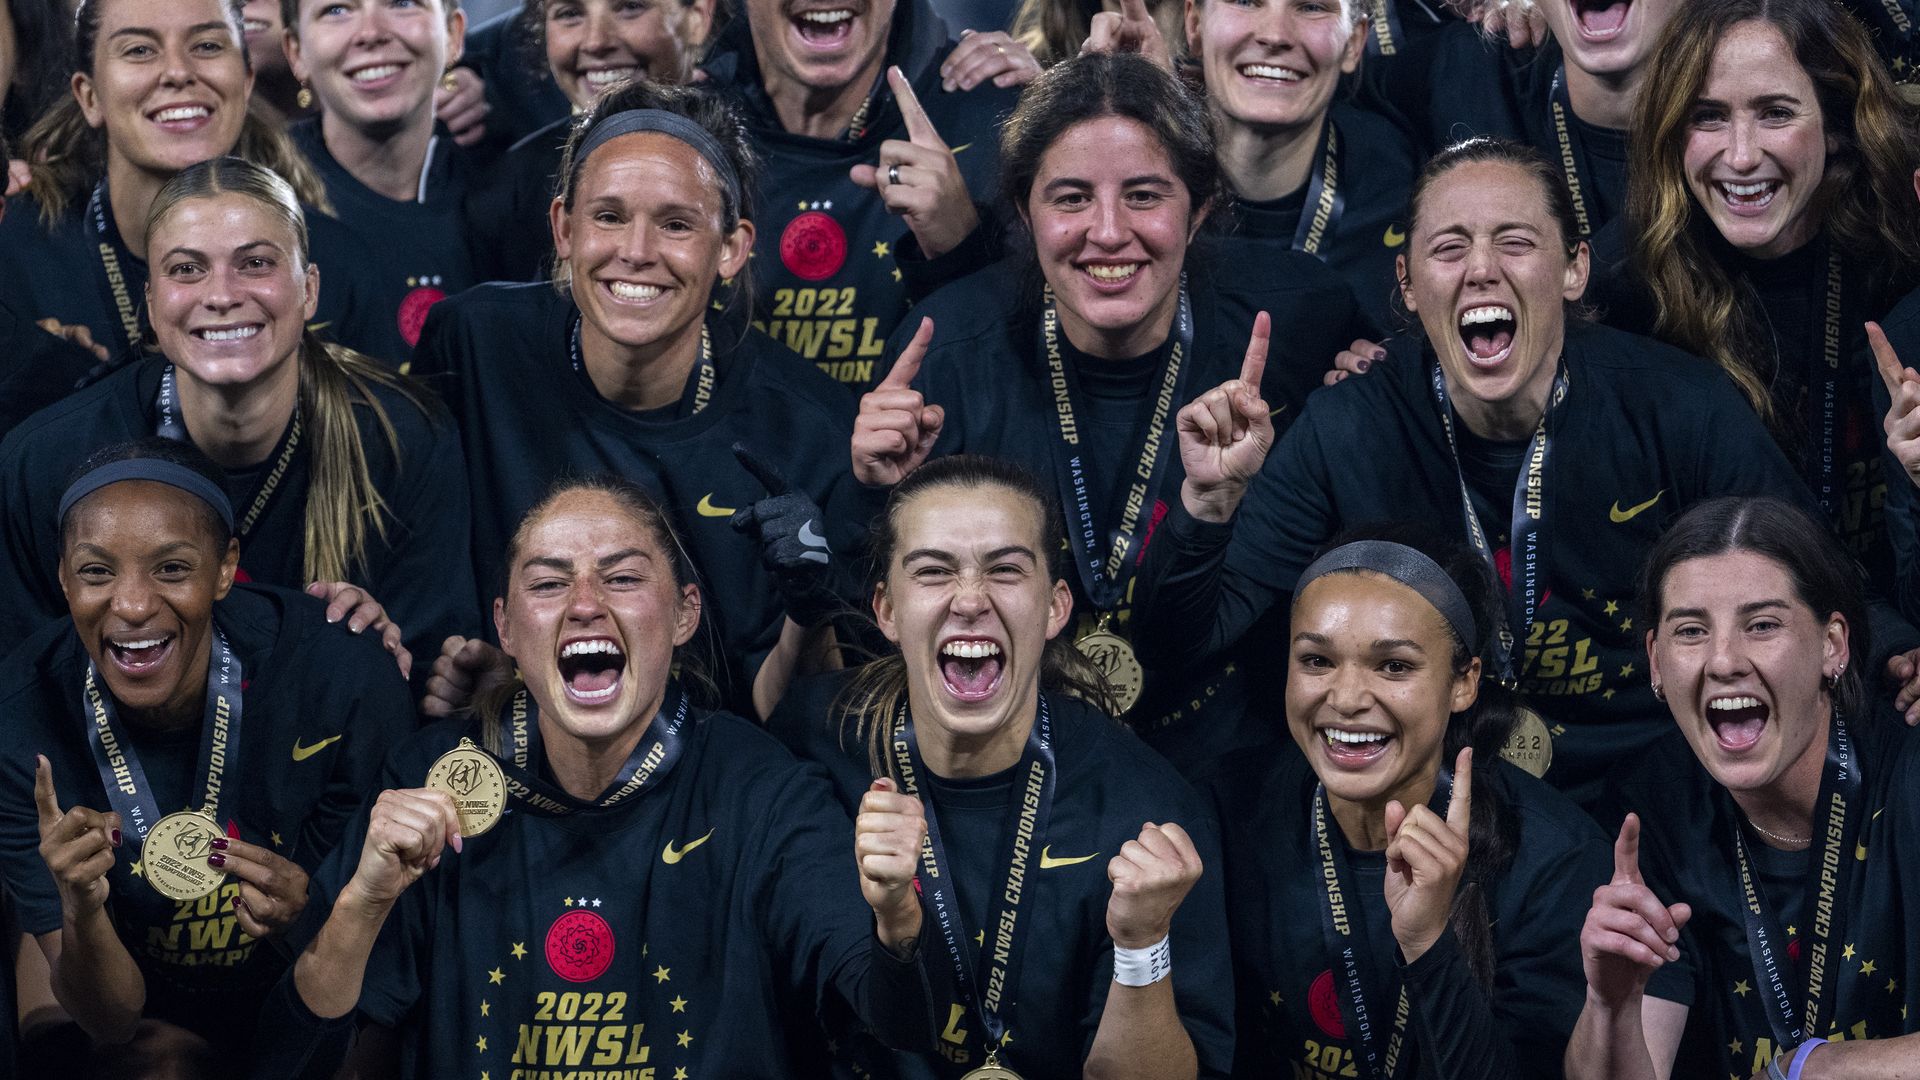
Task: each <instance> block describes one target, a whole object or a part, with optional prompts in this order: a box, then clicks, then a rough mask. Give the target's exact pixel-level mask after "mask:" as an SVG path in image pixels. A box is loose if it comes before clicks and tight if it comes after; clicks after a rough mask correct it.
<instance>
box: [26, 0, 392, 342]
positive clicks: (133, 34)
mask: <svg viewBox="0 0 1920 1080" xmlns="http://www.w3.org/2000/svg"><path fill="white" fill-rule="evenodd" d="M73 25H74V31H73V32H74V56H75V62H76V65H77V69H76V70H75V71H74V72H73V74H72V93H71V94H69V95H67V96H66V97H65V98H63V99H62V100H61V101H60V103H59V104H58V105H56V106H55V107H54V108H52V109H50V110H49V111H48V112H47V113H46V114H45V115H44V116H42V117H41V118H40V120H39V121H38V122H37V123H35V124H34V125H33V127H32V128H31V129H30V130H29V131H28V132H27V133H26V135H25V136H24V137H23V138H22V139H21V141H20V145H19V146H17V147H15V151H16V154H17V156H18V157H20V158H23V159H25V160H27V161H30V162H32V163H33V165H32V180H31V182H30V183H29V184H28V186H27V189H26V190H25V191H24V192H23V193H22V194H20V195H17V196H15V197H14V198H13V199H10V200H8V206H7V213H6V216H5V219H4V221H3V222H0V295H3V296H5V297H7V300H8V302H9V304H11V305H12V307H13V308H14V310H16V311H18V312H19V313H21V314H22V315H24V316H26V317H29V318H32V319H36V320H40V319H54V320H56V321H58V322H60V323H62V324H65V325H68V326H77V327H83V328H85V329H86V331H87V333H88V334H89V335H90V336H91V339H92V341H93V342H95V343H98V344H99V345H101V346H103V347H104V348H105V349H106V350H107V352H108V353H109V355H111V356H113V357H116V358H118V357H120V355H121V354H122V353H127V354H137V353H138V352H140V351H141V350H142V339H143V337H144V336H145V333H146V331H147V330H148V329H149V321H148V317H147V313H146V311H145V310H144V304H143V297H142V295H141V291H142V289H143V288H144V287H145V285H146V279H147V273H148V268H147V250H146V242H145V232H146V222H147V211H148V208H149V207H150V206H151V205H152V202H153V199H154V196H155V195H156V194H157V193H158V192H159V190H160V188H161V186H162V185H164V184H165V183H166V182H167V181H168V180H169V179H170V178H172V177H173V176H174V174H176V173H178V172H179V171H180V170H181V169H184V168H186V167H187V166H189V165H193V164H195V163H198V162H202V161H206V160H209V159H211V158H216V157H219V156H221V155H223V154H234V155H237V156H239V157H242V158H244V159H246V160H248V161H251V162H254V163H255V164H258V165H260V166H263V167H265V168H268V169H271V170H273V171H274V172H276V173H278V174H280V175H281V176H283V177H285V178H286V179H287V181H288V182H289V183H291V184H292V186H293V190H295V191H296V192H298V193H299V198H300V202H301V203H303V204H305V205H306V206H309V207H316V206H317V207H321V208H323V209H325V208H327V203H326V200H325V193H324V189H323V188H322V187H321V185H320V181H319V180H318V178H316V177H315V176H314V174H313V171H312V170H311V169H310V168H308V167H307V165H306V163H305V162H304V161H303V160H302V159H301V158H300V155H299V154H298V153H297V152H296V151H295V150H294V149H293V147H292V145H291V144H290V143H289V142H288V141H287V139H286V136H285V135H283V134H282V133H281V132H280V131H279V130H278V129H276V128H275V127H274V126H273V125H272V124H271V123H269V122H268V121H267V120H266V119H264V118H263V117H260V116H256V115H254V114H253V113H251V112H250V111H249V97H250V94H251V91H252V88H253V73H252V71H251V69H250V68H249V66H248V62H247V52H246V46H245V43H244V41H243V40H242V37H241V29H240V27H241V19H240V4H239V3H237V2H233V0H81V3H80V4H79V8H78V10H77V11H76V13H75V16H74V24H73ZM309 216H310V218H311V221H312V230H313V240H314V248H315V251H316V253H317V256H318V258H317V260H316V261H318V262H320V263H323V264H324V265H325V266H326V267H327V269H328V272H329V274H330V275H331V276H330V281H331V282H332V284H331V285H330V286H329V288H328V290H327V299H326V301H325V302H324V303H323V304H322V305H321V306H320V307H319V308H318V309H317V310H316V312H315V315H314V321H315V323H316V325H318V326H320V327H321V328H322V332H323V333H324V334H325V335H326V337H327V338H328V339H329V340H333V341H339V342H343V343H345V344H347V345H350V346H353V347H355V348H366V347H368V346H369V343H371V342H374V341H377V340H378V339H377V338H376V337H375V336H374V335H373V334H372V333H371V332H370V331H369V330H368V329H367V324H368V321H369V320H368V316H367V315H366V314H365V312H364V311H363V310H362V309H363V308H364V307H365V304H364V302H362V301H360V300H358V297H359V296H360V294H361V293H362V292H363V291H364V286H361V285H359V284H357V281H358V280H359V279H360V271H359V263H360V259H361V256H359V255H358V254H357V253H355V249H354V248H353V247H352V246H351V244H350V241H349V239H348V237H347V234H346V233H345V231H344V230H343V229H342V228H341V226H340V225H339V224H338V223H337V222H335V221H333V220H332V219H331V218H327V217H324V216H323V215H320V214H310V215H309ZM382 359H387V360H391V361H395V362H398V361H400V360H404V359H405V357H403V356H393V357H386V356H383V357H382Z"/></svg>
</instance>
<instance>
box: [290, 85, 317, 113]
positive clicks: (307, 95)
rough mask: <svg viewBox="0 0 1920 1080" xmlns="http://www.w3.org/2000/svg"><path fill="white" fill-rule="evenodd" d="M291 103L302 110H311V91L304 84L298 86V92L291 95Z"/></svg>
mask: <svg viewBox="0 0 1920 1080" xmlns="http://www.w3.org/2000/svg"><path fill="white" fill-rule="evenodd" d="M293 103H294V105H295V106H297V107H299V108H302V109H311V108H313V90H312V89H311V88H309V87H308V86H307V84H305V83H301V84H300V92H299V93H297V94H295V95H293Z"/></svg>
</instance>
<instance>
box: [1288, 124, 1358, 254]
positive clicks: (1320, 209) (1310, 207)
mask: <svg viewBox="0 0 1920 1080" xmlns="http://www.w3.org/2000/svg"><path fill="white" fill-rule="evenodd" d="M1317 160H1318V161H1319V162H1320V168H1318V169H1316V170H1314V173H1313V176H1312V179H1311V181H1310V182H1309V183H1308V184H1307V201H1306V205H1305V206H1304V207H1302V208H1301V211H1300V224H1299V225H1297V226H1295V227H1294V230H1293V250H1295V251H1304V252H1306V253H1307V254H1309V255H1312V256H1314V257H1315V258H1317V259H1321V260H1323V261H1324V260H1325V259H1326V257H1327V256H1326V254H1325V249H1326V241H1327V237H1328V235H1330V234H1331V233H1332V232H1333V230H1334V228H1335V227H1336V226H1337V225H1338V224H1339V221H1340V212H1341V211H1343V210H1345V209H1346V208H1347V199H1346V196H1345V195H1342V194H1341V193H1340V134H1339V132H1337V131H1335V130H1334V129H1333V117H1331V116H1329V117H1327V120H1326V124H1325V126H1324V127H1323V128H1322V129H1321V131H1320V151H1319V155H1318V157H1317Z"/></svg>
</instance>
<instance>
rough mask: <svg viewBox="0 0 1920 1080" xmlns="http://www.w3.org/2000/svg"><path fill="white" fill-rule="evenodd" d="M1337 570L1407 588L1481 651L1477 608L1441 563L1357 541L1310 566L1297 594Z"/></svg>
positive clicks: (1388, 544) (1389, 544)
mask: <svg viewBox="0 0 1920 1080" xmlns="http://www.w3.org/2000/svg"><path fill="white" fill-rule="evenodd" d="M1336 570H1371V571H1373V572H1374V573H1376V574H1385V575H1386V576H1388V577H1390V578H1392V579H1393V580H1395V581H1397V582H1399V583H1400V584H1402V585H1405V586H1406V587H1407V588H1409V589H1412V590H1413V591H1414V592H1417V593H1419V594H1420V595H1421V597H1422V598H1423V599H1425V600H1426V602H1427V603H1429V604H1432V605H1433V607H1434V610H1436V611H1438V612H1439V613H1440V616H1441V618H1444V619H1446V620H1447V625H1448V626H1451V627H1453V632H1454V633H1455V634H1458V635H1459V637H1460V640H1461V641H1463V642H1465V643H1466V646H1467V650H1468V651H1469V652H1478V651H1479V650H1480V639H1479V637H1478V636H1477V635H1476V634H1475V633H1474V622H1473V607H1472V606H1471V605H1469V604H1468V603H1467V595H1466V594H1465V593H1463V592H1461V591H1460V586H1459V585H1458V584H1456V583H1455V582H1454V580H1453V579H1452V578H1451V577H1448V576H1447V572H1446V571H1445V570H1442V569H1440V564H1439V563H1437V562H1434V561H1433V560H1432V559H1430V558H1428V557H1427V556H1426V555H1424V554H1422V553H1420V552H1418V551H1415V550H1414V549H1413V548H1410V547H1408V546H1407V545H1405V544H1396V543H1394V542H1393V541H1391V540H1356V541H1355V542H1353V543H1351V544H1342V545H1340V546H1339V547H1337V548H1334V549H1333V550H1332V551H1329V552H1327V553H1326V554H1325V555H1322V556H1320V557H1319V558H1318V559H1315V560H1314V561H1313V565H1312V566H1309V567H1307V570H1306V573H1303V574H1301V575H1300V581H1299V583H1298V584H1296V585H1294V587H1293V594H1294V595H1295V596H1298V595H1300V594H1301V593H1303V592H1305V591H1306V588H1307V585H1308V583H1309V582H1312V581H1313V580H1314V579H1316V578H1322V577H1325V576H1326V575H1328V574H1331V573H1333V572H1334V571H1336Z"/></svg>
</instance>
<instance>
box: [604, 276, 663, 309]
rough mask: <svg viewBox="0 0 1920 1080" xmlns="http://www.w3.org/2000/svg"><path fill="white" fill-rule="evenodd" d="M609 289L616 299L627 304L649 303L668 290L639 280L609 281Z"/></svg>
mask: <svg viewBox="0 0 1920 1080" xmlns="http://www.w3.org/2000/svg"><path fill="white" fill-rule="evenodd" d="M607 291H608V292H609V293H612V294H613V298H614V299H615V300H618V301H621V302H622V303H627V304H647V303H652V302H653V301H655V300H658V299H660V297H661V294H663V293H665V292H666V290H665V289H663V288H661V287H660V286H658V285H642V284H640V283H639V282H637V281H609V282H607Z"/></svg>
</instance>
